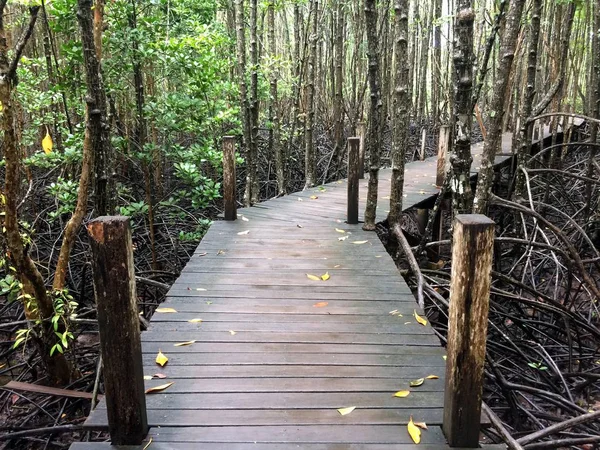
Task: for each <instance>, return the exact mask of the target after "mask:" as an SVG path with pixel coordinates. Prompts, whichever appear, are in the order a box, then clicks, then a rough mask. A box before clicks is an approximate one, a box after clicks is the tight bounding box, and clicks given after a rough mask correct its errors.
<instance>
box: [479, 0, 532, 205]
mask: <svg viewBox="0 0 600 450" xmlns="http://www.w3.org/2000/svg"><path fill="white" fill-rule="evenodd" d="M524 3H525V2H524V1H523V0H511V2H510V5H509V7H508V13H507V15H506V23H505V26H504V34H503V35H502V42H501V44H500V51H499V52H498V75H497V77H496V84H495V85H494V92H493V94H492V101H491V103H490V105H489V108H488V110H489V111H490V113H489V123H488V127H487V139H486V140H485V142H484V144H483V155H482V158H481V169H480V171H479V176H478V179H477V191H476V193H475V199H474V201H473V212H474V213H475V214H487V209H488V205H489V198H490V194H491V191H492V184H493V181H494V160H495V158H496V154H497V153H498V151H499V150H500V147H501V146H502V122H503V116H504V100H505V98H506V96H507V94H508V89H507V87H508V80H509V78H510V74H511V68H512V63H513V59H514V56H515V48H516V46H517V37H518V36H519V28H520V25H521V15H522V14H523V7H524Z"/></svg>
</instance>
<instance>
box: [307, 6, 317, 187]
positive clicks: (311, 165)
mask: <svg viewBox="0 0 600 450" xmlns="http://www.w3.org/2000/svg"><path fill="white" fill-rule="evenodd" d="M311 9H312V12H311V16H312V33H311V36H310V39H311V51H310V57H309V61H308V79H307V81H306V108H307V112H306V125H305V133H304V139H305V142H304V158H305V161H304V165H305V172H306V174H305V177H306V182H305V185H304V187H305V189H306V188H310V187H313V186H314V185H315V182H316V179H317V168H316V165H317V164H316V156H315V147H314V142H313V139H314V120H315V109H316V107H315V82H316V65H317V30H318V28H317V26H318V11H319V2H318V0H313V2H312V8H311Z"/></svg>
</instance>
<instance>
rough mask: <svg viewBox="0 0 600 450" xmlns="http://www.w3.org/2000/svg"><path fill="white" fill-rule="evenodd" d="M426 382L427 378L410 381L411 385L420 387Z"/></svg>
mask: <svg viewBox="0 0 600 450" xmlns="http://www.w3.org/2000/svg"><path fill="white" fill-rule="evenodd" d="M423 383H425V378H419V379H418V380H414V381H411V382H410V387H419V386H422V385H423Z"/></svg>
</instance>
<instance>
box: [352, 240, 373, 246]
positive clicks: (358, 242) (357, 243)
mask: <svg viewBox="0 0 600 450" xmlns="http://www.w3.org/2000/svg"><path fill="white" fill-rule="evenodd" d="M367 242H369V241H354V242H353V244H356V245H362V244H366V243H367Z"/></svg>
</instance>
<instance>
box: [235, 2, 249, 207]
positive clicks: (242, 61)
mask: <svg viewBox="0 0 600 450" xmlns="http://www.w3.org/2000/svg"><path fill="white" fill-rule="evenodd" d="M235 26H236V34H237V36H236V38H237V39H236V40H237V42H236V49H237V51H236V53H237V67H238V77H239V85H240V112H241V113H240V116H241V122H242V134H243V141H244V147H245V148H246V190H245V194H244V203H245V204H246V206H250V205H251V196H252V180H251V179H250V165H251V159H252V154H251V150H250V148H251V140H252V138H251V135H252V132H251V130H252V127H251V121H250V114H249V111H250V105H249V103H248V85H247V83H246V18H245V13H244V0H236V2H235Z"/></svg>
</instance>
